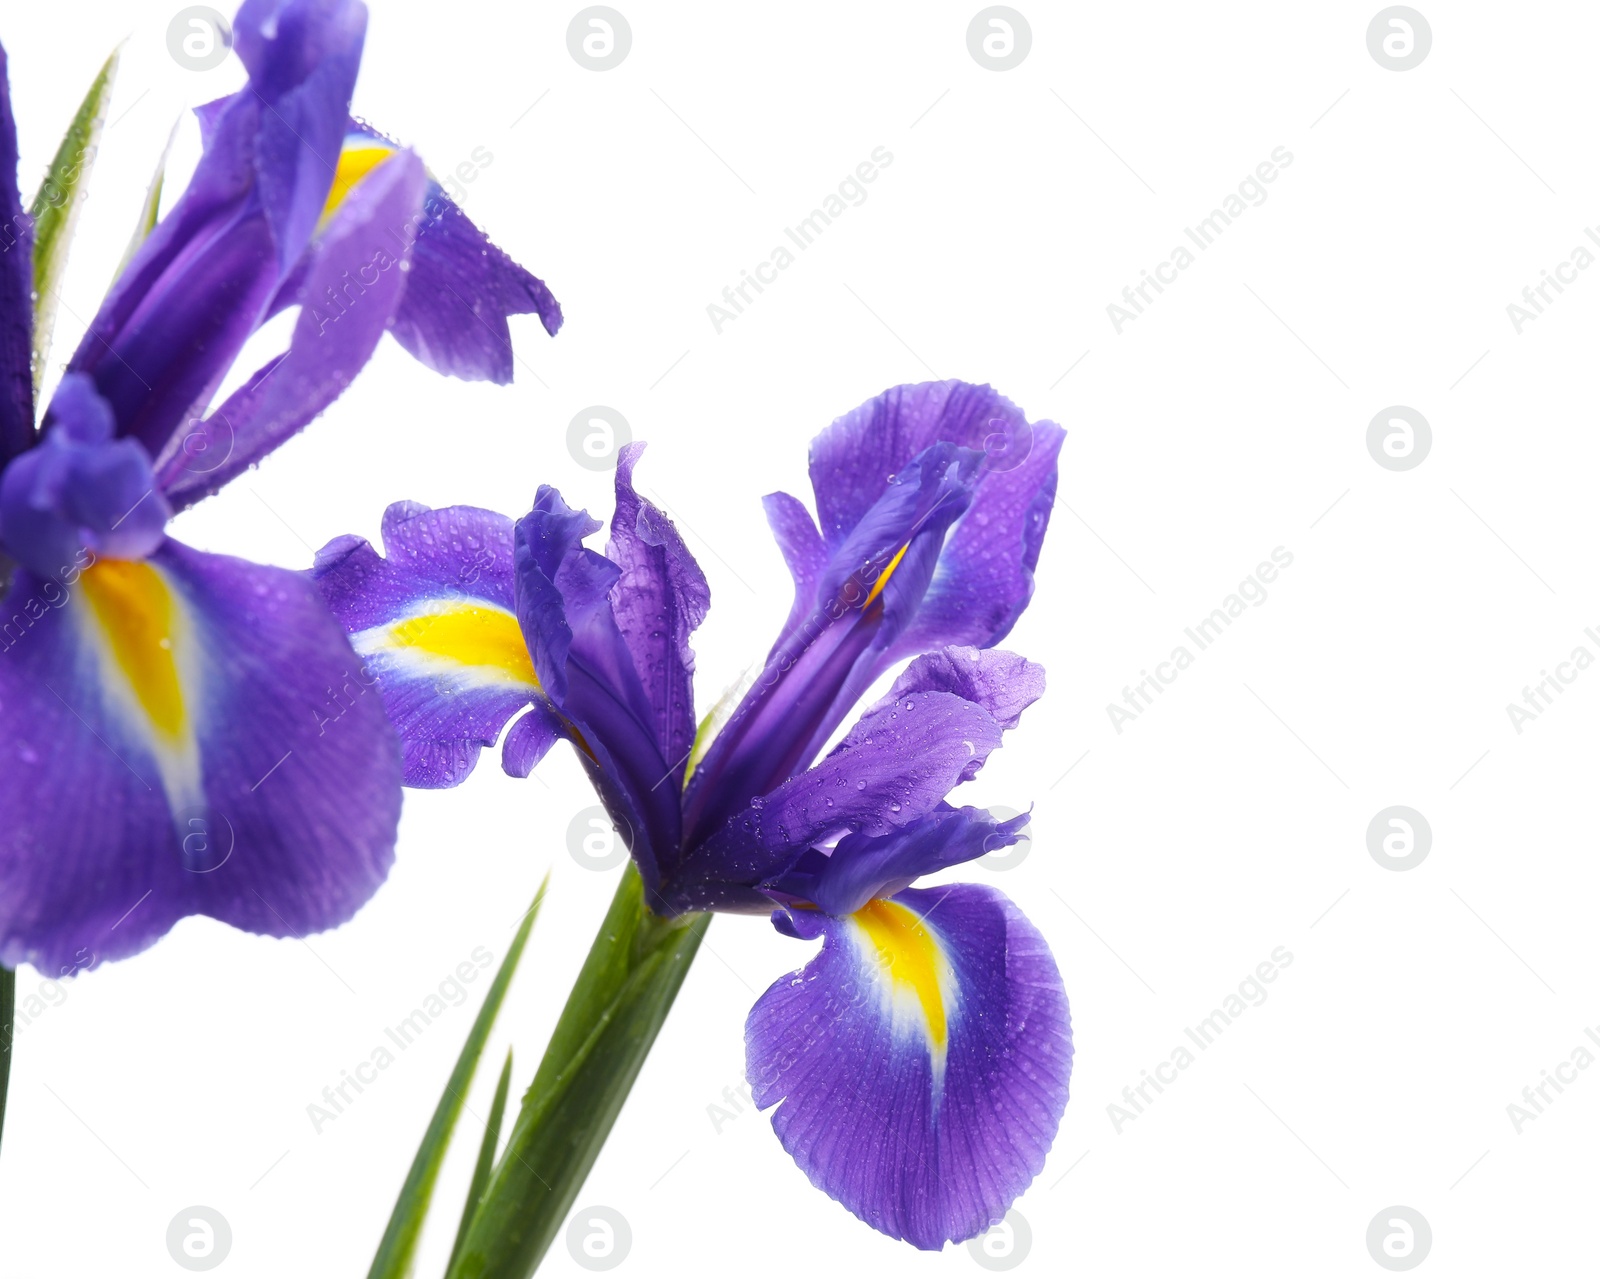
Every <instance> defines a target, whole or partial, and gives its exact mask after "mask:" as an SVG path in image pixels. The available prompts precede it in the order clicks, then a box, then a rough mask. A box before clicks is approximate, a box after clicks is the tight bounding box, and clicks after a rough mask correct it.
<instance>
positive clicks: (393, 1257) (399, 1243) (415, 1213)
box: [367, 875, 550, 1279]
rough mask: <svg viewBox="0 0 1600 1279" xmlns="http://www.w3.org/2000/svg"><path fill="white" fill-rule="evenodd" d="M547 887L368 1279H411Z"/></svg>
mask: <svg viewBox="0 0 1600 1279" xmlns="http://www.w3.org/2000/svg"><path fill="white" fill-rule="evenodd" d="M549 882H550V877H549V876H548V875H546V876H545V880H544V883H542V884H540V885H539V892H538V895H537V896H536V897H534V899H533V905H532V906H530V907H529V908H528V913H527V915H526V916H525V917H524V918H523V920H522V926H521V927H520V928H518V929H517V935H516V936H515V937H514V938H512V941H511V948H510V949H509V950H507V951H506V957H505V959H503V960H502V961H501V963H500V971H499V972H497V973H496V974H495V977H494V981H493V983H492V984H491V985H490V987H489V993H488V994H487V995H485V996H484V999H483V1007H482V1008H480V1009H479V1010H478V1016H477V1019H476V1020H475V1021H474V1022H473V1023H472V1030H471V1031H470V1032H468V1034H467V1042H466V1043H464V1044H463V1045H462V1046H461V1056H460V1057H459V1058H457V1059H456V1068H455V1069H454V1070H453V1071H451V1072H450V1080H449V1082H448V1083H446V1084H445V1086H444V1095H443V1096H442V1097H440V1098H439V1105H438V1107H437V1108H436V1109H435V1110H434V1112H433V1119H432V1121H430V1122H429V1124H428V1131H427V1132H426V1133H424V1134H423V1137H422V1145H421V1146H420V1147H418V1149H417V1157H416V1158H415V1159H414V1160H412V1162H411V1171H410V1172H408V1173H407V1174H406V1180H405V1184H404V1185H403V1186H401V1188H400V1198H399V1199H398V1200H397V1201H396V1203H395V1206H394V1213H393V1215H392V1216H391V1217H390V1218H389V1226H388V1229H386V1230H385V1231H384V1232H383V1239H382V1241H381V1242H380V1243H379V1244H378V1254H377V1256H375V1257H374V1258H373V1259H372V1269H371V1270H369V1271H368V1272H367V1279H404V1276H406V1275H407V1274H409V1273H410V1270H411V1260H412V1256H413V1254H414V1253H415V1252H416V1249H417V1239H418V1237H419V1236H420V1235H421V1233H422V1222H423V1218H425V1217H426V1216H427V1214H428V1204H429V1201H430V1200H432V1198H433V1187H434V1183H435V1182H436V1181H437V1180H438V1179H439V1167H440V1165H441V1164H443V1163H444V1155H445V1150H446V1149H447V1148H448V1147H449V1145H450V1134H451V1132H452V1131H453V1130H454V1128H455V1125H456V1120H457V1119H458V1118H459V1117H460V1115H461V1105H462V1103H463V1102H464V1101H465V1100H466V1096H467V1089H468V1088H469V1087H470V1086H471V1084H472V1076H473V1072H474V1071H475V1070H476V1069H477V1066H478V1058H479V1057H481V1056H482V1055H483V1046H484V1044H485V1043H486V1042H487V1041H488V1039H489V1032H490V1031H491V1030H492V1029H493V1028H494V1019H495V1015H496V1014H497V1013H498V1012H499V1011H500V1005H501V1003H502V1002H503V1001H504V1000H505V995H506V988H507V987H508V986H510V984H511V975H512V973H514V972H515V971H516V968H517V961H518V960H519V959H521V958H522V949H523V947H524V946H525V945H527V941H528V934H529V932H531V931H532V929H533V921H534V920H535V919H537V918H538V915H539V907H540V905H541V904H542V903H543V902H544V892H545V888H546V887H547V886H548V884H549Z"/></svg>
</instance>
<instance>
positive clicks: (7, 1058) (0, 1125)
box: [0, 968, 17, 1134]
mask: <svg viewBox="0 0 1600 1279" xmlns="http://www.w3.org/2000/svg"><path fill="white" fill-rule="evenodd" d="M16 1007H17V974H16V973H15V972H14V971H12V970H11V969H9V968H0V1134H3V1133H4V1132H5V1127H6V1087H7V1085H8V1084H9V1083H10V1082H11V1041H12V1038H13V1031H12V1025H11V1022H12V1019H13V1017H14V1015H15V1011H16Z"/></svg>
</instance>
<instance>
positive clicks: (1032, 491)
mask: <svg viewBox="0 0 1600 1279" xmlns="http://www.w3.org/2000/svg"><path fill="white" fill-rule="evenodd" d="M1064 438H1065V433H1064V432H1063V431H1062V430H1061V428H1060V427H1058V426H1056V425H1055V424H1053V423H1049V422H1041V423H1036V424H1031V425H1030V424H1029V422H1028V420H1027V417H1026V415H1025V414H1024V413H1023V412H1022V411H1021V410H1020V409H1018V408H1017V406H1016V405H1014V404H1013V403H1011V401H1010V400H1008V399H1006V398H1005V397H1004V396H1002V395H999V394H997V393H996V392H995V391H994V390H993V389H992V388H990V387H987V386H973V385H971V384H969V383H966V382H924V383H922V384H920V385H916V386H899V387H895V388H893V389H892V390H889V391H886V392H884V393H883V394H882V395H880V396H878V397H877V398H876V399H874V400H869V401H868V402H867V403H866V404H863V405H862V406H861V407H860V408H858V409H856V410H855V411H854V412H852V413H848V414H846V415H845V416H844V417H842V418H840V419H839V420H838V421H837V422H835V423H834V424H833V425H832V426H831V427H829V428H828V429H827V430H826V431H824V432H823V433H822V434H821V435H819V436H818V437H817V438H816V440H814V441H813V442H812V445H811V483H812V488H813V490H814V491H815V493H816V499H817V512H818V516H819V518H820V520H821V523H822V530H823V535H824V537H825V538H826V539H827V541H828V543H829V545H837V544H838V543H839V542H840V541H842V540H843V539H844V538H845V537H846V536H847V535H848V533H849V530H851V529H853V528H855V527H856V525H857V524H858V523H859V522H860V521H861V520H862V519H863V518H865V516H866V514H867V512H868V511H869V510H871V508H872V506H873V504H874V502H875V501H876V500H877V495H878V493H879V492H881V491H882V488H883V485H884V484H885V483H886V482H888V480H889V478H890V477H891V476H893V475H895V474H896V473H897V472H899V471H900V470H902V469H903V468H904V467H905V466H906V464H907V463H908V462H910V461H911V459H912V458H914V457H916V456H917V455H918V454H919V453H920V452H922V450H923V449H925V448H927V447H929V446H930V445H932V444H934V443H935V442H938V441H945V442H948V443H951V444H956V445H959V446H961V447H963V448H968V449H976V450H979V451H980V452H982V453H983V455H984V458H985V462H984V467H983V471H982V477H981V481H980V483H979V485H978V490H977V492H976V494H975V496H974V498H973V501H972V505H971V507H970V508H969V509H968V511H967V513H966V516H965V517H964V518H963V519H962V520H961V521H960V522H959V523H958V524H956V525H955V527H954V528H952V529H951V530H950V534H949V537H948V538H947V540H946V542H945V546H944V550H943V552H942V554H941V557H940V563H939V569H938V571H937V573H936V574H935V576H934V580H933V582H932V583H931V585H930V587H929V589H928V592H927V597H926V598H925V599H924V600H922V601H921V604H920V607H919V609H918V612H917V616H916V618H915V619H913V620H912V621H911V622H910V624H909V625H908V626H907V627H906V629H905V631H904V632H903V633H902V634H901V636H900V638H899V642H898V643H897V645H896V647H895V649H894V653H893V655H894V656H905V655H907V654H909V653H914V652H920V651H922V650H923V649H928V648H935V647H942V646H944V645H946V644H973V645H976V646H978V647H979V648H986V647H988V646H989V645H991V644H996V643H998V642H999V641H1000V640H1002V639H1004V638H1005V636H1006V634H1007V633H1008V632H1009V631H1010V630H1011V627H1012V626H1013V625H1015V623H1016V620H1017V618H1018V616H1020V615H1021V613H1022V610H1023V609H1024V608H1025V607H1026V606H1027V603H1028V600H1029V598H1030V597H1031V596H1032V594H1033V570H1034V567H1035V566H1036V565H1037V564H1038V561H1039V550H1040V546H1041V545H1042V543H1043V541H1044V534H1045V529H1046V527H1047V525H1048V524H1049V520H1050V510H1051V507H1052V505H1053V503H1054V501H1055V490H1056V458H1057V454H1058V453H1059V452H1060V450H1061V443H1062V440H1063V439H1064Z"/></svg>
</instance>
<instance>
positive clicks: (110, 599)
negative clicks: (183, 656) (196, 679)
mask: <svg viewBox="0 0 1600 1279" xmlns="http://www.w3.org/2000/svg"><path fill="white" fill-rule="evenodd" d="M80 581H81V582H82V583H83V593H84V598H85V599H87V600H88V602H89V608H90V611H91V612H92V613H93V614H94V618H95V621H97V622H98V623H99V624H100V630H101V632H102V633H103V635H104V637H105V641H106V644H107V646H108V647H109V649H110V652H111V656H112V657H113V659H114V660H115V662H116V665H117V668H118V669H119V670H120V671H121V672H122V674H123V675H124V677H126V679H127V681H128V687H129V689H130V690H131V691H132V693H133V696H134V699H135V700H136V701H137V702H138V704H139V707H140V709H142V710H143V711H144V713H145V716H146V718H148V719H149V721H150V724H151V726H152V727H153V728H154V729H155V730H156V732H157V733H158V734H160V735H161V736H162V737H164V738H166V739H167V740H168V742H170V743H173V744H177V743H180V742H181V740H182V739H183V737H184V735H185V733H186V730H187V723H188V720H187V715H186V713H185V709H184V702H183V684H182V681H181V680H180V679H179V677H178V662H177V655H176V653H175V652H174V650H173V634H174V631H175V629H176V626H177V608H176V603H175V601H174V599H173V596H172V590H171V588H170V587H169V586H168V585H167V583H166V580H165V579H164V578H163V577H162V576H161V573H160V572H159V571H158V570H157V569H155V568H153V567H151V566H150V565H149V564H146V563H144V562H142V561H136V560H98V561H96V562H95V563H94V564H93V565H92V566H91V567H89V568H87V569H85V570H84V573H83V576H82V578H81V579H80Z"/></svg>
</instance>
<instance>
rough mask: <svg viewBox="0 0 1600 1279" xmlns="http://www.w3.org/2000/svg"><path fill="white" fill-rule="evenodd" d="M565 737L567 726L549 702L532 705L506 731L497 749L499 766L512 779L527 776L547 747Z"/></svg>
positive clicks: (547, 750)
mask: <svg viewBox="0 0 1600 1279" xmlns="http://www.w3.org/2000/svg"><path fill="white" fill-rule="evenodd" d="M566 736H567V726H566V724H565V723H564V722H563V721H562V719H561V716H559V715H557V714H556V713H555V711H553V710H552V709H551V708H550V704H549V703H548V702H543V701H539V702H535V703H534V704H533V705H532V706H531V707H530V708H529V709H528V713H527V714H526V715H524V716H523V717H522V718H521V719H519V720H518V721H517V722H516V723H515V724H513V725H512V726H511V727H510V728H509V729H508V730H507V731H506V740H505V745H504V746H502V747H501V748H500V766H501V767H502V768H504V769H505V771H506V773H507V774H508V775H509V776H511V777H527V776H528V775H529V774H530V773H532V772H533V770H534V769H535V768H537V767H538V766H539V761H540V760H541V759H543V758H544V757H545V756H546V755H547V754H548V753H549V751H550V748H551V747H552V746H554V745H555V744H556V743H557V742H559V741H560V740H561V739H562V738H563V737H566Z"/></svg>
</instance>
